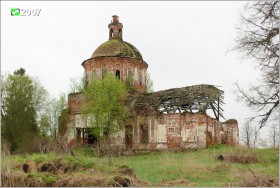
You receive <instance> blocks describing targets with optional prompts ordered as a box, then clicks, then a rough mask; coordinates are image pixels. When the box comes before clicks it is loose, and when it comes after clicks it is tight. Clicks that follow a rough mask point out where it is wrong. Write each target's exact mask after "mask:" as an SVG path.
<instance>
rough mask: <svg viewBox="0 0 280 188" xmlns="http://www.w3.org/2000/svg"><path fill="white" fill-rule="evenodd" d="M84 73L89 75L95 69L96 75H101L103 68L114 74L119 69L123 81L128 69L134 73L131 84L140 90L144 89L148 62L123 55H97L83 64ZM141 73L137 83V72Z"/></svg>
mask: <svg viewBox="0 0 280 188" xmlns="http://www.w3.org/2000/svg"><path fill="white" fill-rule="evenodd" d="M82 65H83V67H84V70H85V74H88V75H90V73H92V72H93V71H96V74H97V76H98V77H101V76H102V73H101V71H102V70H103V69H105V70H107V72H111V73H113V74H115V72H116V70H119V71H120V79H121V80H122V81H124V82H125V80H126V79H127V78H128V74H129V70H130V71H132V72H133V74H134V81H133V85H134V86H135V87H136V89H137V90H138V91H140V92H144V91H146V82H145V80H146V71H147V68H148V64H147V63H145V62H144V61H139V60H136V59H132V58H124V57H99V58H94V59H89V60H87V61H85V62H84V63H83V64H82ZM139 72H141V73H142V80H143V81H142V84H140V83H139V78H138V76H137V75H138V74H139Z"/></svg>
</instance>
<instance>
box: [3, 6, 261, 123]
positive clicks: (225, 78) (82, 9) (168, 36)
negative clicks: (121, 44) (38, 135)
mask: <svg viewBox="0 0 280 188" xmlns="http://www.w3.org/2000/svg"><path fill="white" fill-rule="evenodd" d="M245 3H246V2H229V1H228V2H227V1H225V2H219V1H216V2H205V1H203V2H202V1H199V2H181V1H180V2H147V1H144V2H108V1H106V2H94V1H91V2H90V1H89V2H79V1H69V2H16V1H12V2H7V1H4V2H1V4H2V5H1V9H2V10H1V11H2V12H1V45H2V49H1V70H2V74H3V73H10V72H13V71H14V70H15V69H18V68H20V67H23V68H25V69H26V72H27V74H29V75H32V76H36V77H38V78H39V80H40V81H41V83H42V84H43V85H44V87H45V88H46V89H47V90H48V91H49V93H50V94H51V95H52V96H54V97H57V96H58V95H59V93H61V92H67V91H68V90H69V79H70V78H71V77H78V76H81V75H82V74H83V67H82V66H81V63H82V62H83V60H85V59H88V58H90V57H91V55H92V53H93V52H94V50H95V49H96V48H97V47H98V46H99V45H100V44H101V43H103V42H105V41H107V40H108V27H107V26H108V24H109V23H110V21H111V18H112V17H111V16H112V15H114V14H116V15H119V17H120V18H119V19H120V22H122V23H123V26H124V28H123V39H124V40H125V41H127V42H129V43H131V44H133V45H134V46H135V47H136V48H137V49H138V50H139V51H140V52H141V54H142V56H143V58H144V60H145V61H146V62H147V63H148V65H149V67H148V71H149V72H150V74H151V78H152V79H153V81H154V90H155V91H158V90H163V89H169V88H174V87H184V86H189V85H194V84H212V85H217V86H221V87H220V89H222V90H224V91H225V103H226V104H225V105H224V110H225V111H224V115H225V117H226V119H230V118H234V119H237V120H238V122H239V125H240V126H242V125H243V124H244V122H245V118H247V117H250V116H254V115H256V113H255V112H252V111H251V110H250V109H249V108H247V107H245V105H244V104H242V103H237V102H236V96H235V94H234V93H233V91H234V90H236V88H235V86H234V82H236V81H238V82H239V83H240V84H241V86H243V87H244V88H246V87H248V85H249V83H256V81H257V79H258V77H259V73H258V72H257V71H256V70H255V69H254V64H253V63H250V62H249V61H245V60H243V59H242V58H241V56H242V54H239V53H237V52H227V51H228V49H230V48H231V47H233V45H234V39H235V38H236V35H237V30H236V27H237V26H238V25H239V23H240V13H241V11H242V8H243V6H244V4H245ZM11 8H20V9H41V13H40V15H39V16H36V17H28V16H11V13H10V11H11Z"/></svg>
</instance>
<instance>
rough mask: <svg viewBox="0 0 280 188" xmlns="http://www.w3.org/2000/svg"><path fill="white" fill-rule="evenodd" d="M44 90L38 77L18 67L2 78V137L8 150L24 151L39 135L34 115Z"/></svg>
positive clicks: (42, 101)
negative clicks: (7, 145)
mask: <svg viewBox="0 0 280 188" xmlns="http://www.w3.org/2000/svg"><path fill="white" fill-rule="evenodd" d="M46 96H47V91H46V90H45V89H44V88H43V86H41V84H40V83H39V81H38V80H36V79H34V78H31V77H30V76H28V75H26V74H25V70H24V69H23V68H20V69H18V70H16V71H15V72H14V74H9V75H8V76H7V77H5V78H3V80H2V95H1V97H2V104H1V105H2V106H1V107H2V111H1V115H2V118H1V123H2V127H1V128H2V138H4V139H5V141H6V142H8V143H9V144H10V146H11V148H10V149H11V151H12V152H14V151H16V150H18V149H21V150H22V151H24V149H28V148H24V146H27V145H29V146H30V144H28V143H31V142H32V141H33V139H34V138H35V137H36V136H37V135H38V134H39V129H38V124H37V116H38V113H39V111H40V110H41V108H42V106H43V105H44V102H45V99H46Z"/></svg>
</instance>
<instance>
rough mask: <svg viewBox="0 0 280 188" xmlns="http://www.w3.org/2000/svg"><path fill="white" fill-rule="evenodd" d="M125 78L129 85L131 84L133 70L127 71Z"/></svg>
mask: <svg viewBox="0 0 280 188" xmlns="http://www.w3.org/2000/svg"><path fill="white" fill-rule="evenodd" d="M127 80H128V81H129V83H130V85H133V72H132V70H129V71H128V78H127Z"/></svg>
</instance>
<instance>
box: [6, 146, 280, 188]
mask: <svg viewBox="0 0 280 188" xmlns="http://www.w3.org/2000/svg"><path fill="white" fill-rule="evenodd" d="M74 154H75V156H57V155H55V154H53V153H50V154H32V155H26V156H11V157H4V158H3V157H2V164H3V165H2V171H7V169H8V168H10V169H9V170H10V171H22V170H21V169H20V168H19V166H20V165H19V164H23V163H24V162H26V161H34V162H35V164H40V163H46V162H50V163H53V162H54V161H58V160H63V161H65V162H64V163H65V165H66V166H67V165H68V166H69V165H70V167H71V169H79V170H76V171H75V170H72V171H69V173H68V174H63V173H62V174H53V173H40V172H35V173H34V172H29V173H27V174H28V175H29V176H32V177H40V178H41V179H42V180H43V181H50V182H51V183H54V182H55V181H57V180H58V179H63V178H66V176H69V175H71V176H73V175H75V174H76V173H77V171H78V172H79V173H82V174H85V175H87V177H93V176H94V177H96V178H97V176H102V177H103V178H104V177H107V179H106V181H107V180H108V181H111V180H112V178H113V177H115V175H116V174H119V171H118V167H119V166H123V165H126V166H128V167H130V168H131V169H133V172H134V173H135V175H136V177H137V179H139V180H141V181H142V180H143V182H146V184H142V186H207V187H209V186H255V184H256V181H257V180H258V181H259V180H262V181H264V182H272V185H279V183H278V181H279V179H278V177H279V150H278V149H246V148H242V147H229V146H224V145H215V146H212V147H209V148H205V149H201V150H197V151H187V152H167V151H165V152H151V153H149V154H145V155H135V156H121V157H110V158H109V157H94V156H93V154H92V150H91V149H90V148H76V149H75V150H74ZM219 154H223V155H224V156H225V161H218V160H217V159H216V156H217V155H219ZM226 156H235V158H237V159H238V157H240V156H243V157H244V156H245V158H248V159H249V163H247V164H244V163H242V162H240V161H239V162H238V161H234V160H232V161H227V160H226ZM251 159H255V160H252V161H251V162H250V160H251ZM11 162H12V163H13V164H14V165H12V166H13V167H11V166H10V167H9V165H8V164H9V163H11ZM17 164H18V165H17ZM92 172H94V173H92ZM40 174H41V175H40ZM85 178H86V177H85ZM110 178H111V180H110ZM73 181H74V180H73ZM76 181H79V179H77V180H76ZM104 181H105V179H104ZM81 183H82V182H81ZM48 185H50V186H51V185H52V184H48ZM77 185H79V182H77ZM81 185H82V184H81ZM85 185H90V183H89V184H85ZM102 185H103V184H101V186H102ZM104 185H107V184H104ZM108 185H111V184H108ZM139 185H141V182H140V183H139ZM256 185H257V184H256ZM263 185H266V184H263Z"/></svg>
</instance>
